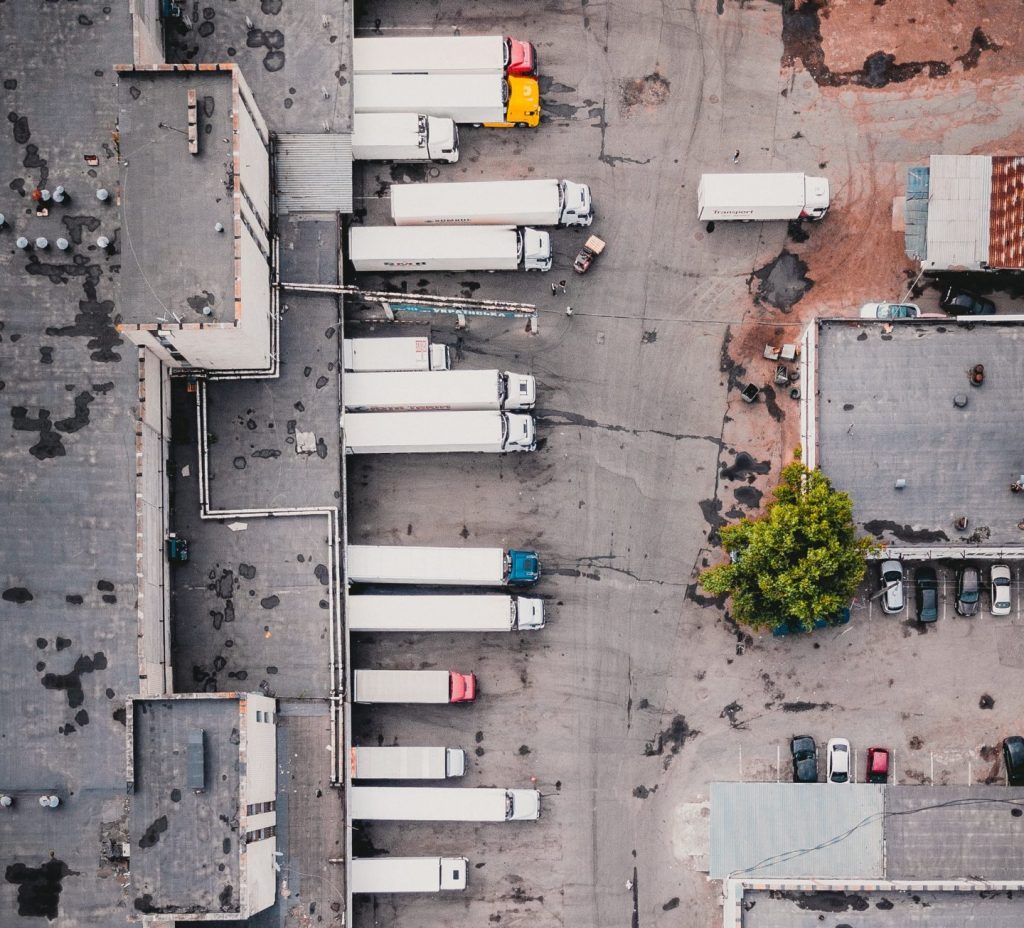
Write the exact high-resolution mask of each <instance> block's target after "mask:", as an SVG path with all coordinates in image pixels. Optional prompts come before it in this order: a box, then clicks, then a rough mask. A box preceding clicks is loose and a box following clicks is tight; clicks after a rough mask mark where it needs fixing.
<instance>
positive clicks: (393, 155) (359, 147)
mask: <svg viewBox="0 0 1024 928" xmlns="http://www.w3.org/2000/svg"><path fill="white" fill-rule="evenodd" d="M352 158H353V159H354V160H356V161H436V162H438V163H440V164H454V163H455V162H456V161H458V160H459V130H458V128H457V127H456V125H455V122H454V121H453V120H451V119H448V118H446V117H443V116H424V115H423V114H422V113H356V115H355V116H354V117H353V120H352Z"/></svg>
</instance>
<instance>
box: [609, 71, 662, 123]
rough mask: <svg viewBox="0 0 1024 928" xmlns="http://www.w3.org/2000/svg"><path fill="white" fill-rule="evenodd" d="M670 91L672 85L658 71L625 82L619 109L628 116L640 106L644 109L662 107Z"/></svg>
mask: <svg viewBox="0 0 1024 928" xmlns="http://www.w3.org/2000/svg"><path fill="white" fill-rule="evenodd" d="M670 90H671V84H670V83H669V82H668V81H667V80H665V78H664V77H662V76H661V75H660V74H659V73H658V72H657V71H655V72H654V73H653V74H648V75H647V76H646V77H640V78H637V79H636V80H625V81H623V82H622V94H621V97H620V99H619V108H620V109H621V111H622V113H623V114H628V113H629V112H630V110H633V109H634V108H636V107H638V106H639V107H643V108H644V109H650V108H652V107H655V106H661V104H662V103H664V102H665V101H666V100H668V96H669V92H670Z"/></svg>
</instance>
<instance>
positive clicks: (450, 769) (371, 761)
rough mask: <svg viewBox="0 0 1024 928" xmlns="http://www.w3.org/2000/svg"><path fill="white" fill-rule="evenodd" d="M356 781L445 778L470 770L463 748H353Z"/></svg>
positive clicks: (351, 766)
mask: <svg viewBox="0 0 1024 928" xmlns="http://www.w3.org/2000/svg"><path fill="white" fill-rule="evenodd" d="M349 770H350V771H351V774H352V779H353V780H445V779H448V778H449V777H461V776H462V775H463V774H464V773H465V772H466V752H465V751H463V750H462V748H400V747H378V748H374V747H353V748H352V754H351V756H350V758H349Z"/></svg>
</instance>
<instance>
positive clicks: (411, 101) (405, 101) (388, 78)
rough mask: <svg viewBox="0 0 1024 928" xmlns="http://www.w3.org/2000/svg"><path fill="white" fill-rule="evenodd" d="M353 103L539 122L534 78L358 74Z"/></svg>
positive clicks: (496, 123) (363, 109) (460, 117)
mask: <svg viewBox="0 0 1024 928" xmlns="http://www.w3.org/2000/svg"><path fill="white" fill-rule="evenodd" d="M352 105H353V110H354V112H356V113H423V114H424V115H425V116H443V117H447V118H448V119H453V120H454V121H455V122H457V123H468V124H469V125H473V126H489V127H494V128H499V129H507V128H510V127H512V126H536V125H539V123H540V87H539V86H538V84H537V79H536V78H534V77H514V76H510V77H502V76H501V75H500V74H356V75H354V76H353V77H352Z"/></svg>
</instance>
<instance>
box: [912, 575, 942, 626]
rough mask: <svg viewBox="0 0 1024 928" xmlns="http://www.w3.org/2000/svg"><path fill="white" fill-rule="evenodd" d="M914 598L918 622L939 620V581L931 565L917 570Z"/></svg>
mask: <svg viewBox="0 0 1024 928" xmlns="http://www.w3.org/2000/svg"><path fill="white" fill-rule="evenodd" d="M914 599H915V600H916V601H917V621H918V622H937V621H938V620H939V581H938V578H937V577H936V576H935V571H934V570H932V568H931V567H919V568H918V569H917V571H916V572H915V574H914Z"/></svg>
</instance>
